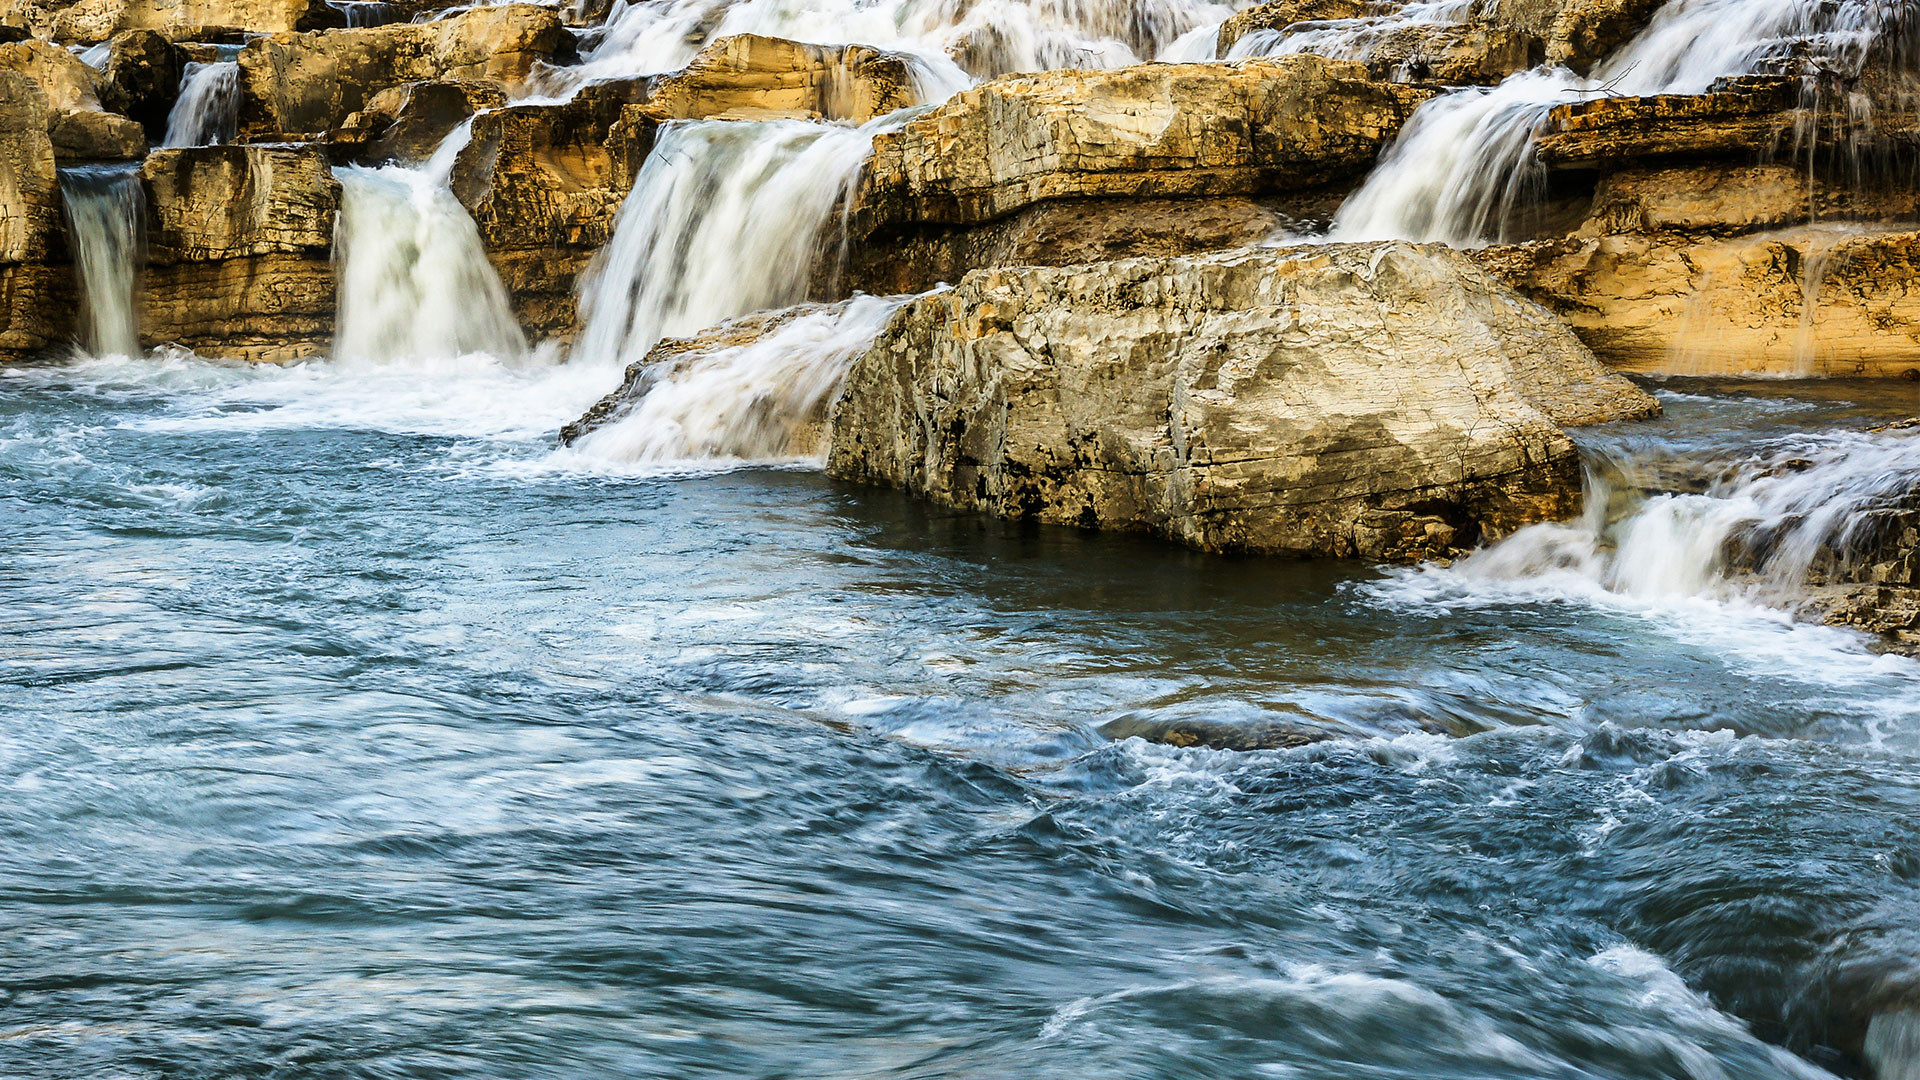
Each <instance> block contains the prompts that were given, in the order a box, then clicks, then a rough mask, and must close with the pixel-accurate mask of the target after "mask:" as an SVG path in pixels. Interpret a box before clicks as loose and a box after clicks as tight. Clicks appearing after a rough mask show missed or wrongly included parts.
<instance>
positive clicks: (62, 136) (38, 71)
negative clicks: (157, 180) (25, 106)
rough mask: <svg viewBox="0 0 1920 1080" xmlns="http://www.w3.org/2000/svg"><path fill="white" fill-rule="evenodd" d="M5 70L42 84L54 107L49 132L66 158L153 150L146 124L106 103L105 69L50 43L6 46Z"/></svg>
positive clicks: (118, 156) (2, 51)
mask: <svg viewBox="0 0 1920 1080" xmlns="http://www.w3.org/2000/svg"><path fill="white" fill-rule="evenodd" d="M0 70H4V71H16V72H19V73H20V74H22V75H25V76H26V77H28V78H30V79H32V80H33V81H34V82H36V83H38V84H39V86H40V89H41V91H42V92H43V93H44V94H45V95H46V98H47V103H48V106H49V109H48V112H47V113H46V117H47V131H48V133H49V134H50V135H51V136H52V137H53V146H54V151H55V152H56V153H57V154H58V155H59V156H60V157H61V158H63V159H87V160H116V161H117V160H127V159H131V158H137V157H140V156H141V155H142V154H145V153H146V152H147V133H146V130H145V129H144V128H142V127H141V126H140V125H139V124H137V123H135V122H134V121H132V120H130V119H128V118H127V117H124V116H118V115H115V114H113V113H110V112H106V111H105V110H104V109H102V108H101V104H100V88H101V80H100V75H99V73H97V72H95V71H94V70H93V69H92V68H90V67H88V66H87V65H86V64H85V63H84V62H82V61H81V60H80V58H79V57H77V56H75V55H74V54H73V53H72V52H70V51H68V50H66V49H63V48H61V47H60V46H58V45H55V44H52V43H51V42H47V41H40V40H32V41H22V42H18V43H16V44H12V45H0Z"/></svg>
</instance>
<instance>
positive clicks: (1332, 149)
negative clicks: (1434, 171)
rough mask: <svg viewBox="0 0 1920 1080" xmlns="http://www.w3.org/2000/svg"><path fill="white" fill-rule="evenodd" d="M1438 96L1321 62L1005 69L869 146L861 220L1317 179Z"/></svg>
mask: <svg viewBox="0 0 1920 1080" xmlns="http://www.w3.org/2000/svg"><path fill="white" fill-rule="evenodd" d="M1431 94H1432V91H1430V90H1423V89H1417V88H1412V87H1404V86H1392V85H1387V84H1382V83H1379V82H1375V81H1374V80H1372V79H1370V78H1368V77H1367V74H1366V70H1365V69H1364V68H1362V67H1360V66H1359V65H1357V64H1351V63H1345V62H1340V61H1330V60H1324V59H1321V58H1320V57H1315V56H1288V57H1282V58H1279V59H1271V60H1266V59H1263V60H1248V61H1243V62H1240V63H1237V64H1145V65H1141V66H1139V67H1132V68H1122V69H1119V70H1115V71H1051V72H1044V73H1042V74H1039V75H1028V76H1010V77H1007V78H1002V79H996V80H994V81H993V82H989V83H986V84H984V85H981V86H976V87H974V88H972V89H971V90H967V91H965V92H963V93H961V94H959V95H957V96H956V97H954V98H953V99H952V100H950V101H948V102H947V103H946V104H945V105H943V106H941V107H940V108H938V109H935V110H933V111H932V112H929V113H927V114H926V115H924V116H920V117H918V118H916V119H914V120H912V121H910V122H909V123H907V124H906V125H905V126H904V127H902V128H901V129H900V130H898V131H895V132H890V133H882V134H881V135H879V136H878V137H877V138H876V139H875V140H874V153H873V161H872V163H871V165H870V166H869V168H868V169H867V170H866V172H865V173H864V174H863V175H862V178H861V182H860V188H859V191H858V193H857V195H856V197H855V203H854V212H853V222H854V224H853V228H854V232H855V234H856V235H859V236H869V235H871V234H874V233H876V232H880V231H882V230H886V229H898V228H902V227H911V226H916V225H927V224H939V225H964V224H976V223H980V222H984V221H991V220H994V219H996V218H1000V217H1004V216H1006V215H1008V214H1011V213H1013V212H1014V211H1017V210H1019V209H1021V208H1023V207H1026V206H1030V205H1033V204H1035V203H1039V202H1043V201H1046V200H1049V199H1071V198H1129V199H1134V198H1153V197H1162V198H1164V197H1169V196H1218V195H1255V194H1261V193H1265V192H1273V191H1284V190H1297V189H1302V188H1308V187H1313V186H1316V185H1320V184H1325V183H1328V182H1330V181H1333V180H1338V179H1342V178H1350V177H1353V176H1355V175H1357V174H1359V173H1362V172H1364V171H1365V170H1366V169H1367V168H1368V167H1370V166H1371V165H1372V163H1373V161H1374V158H1375V157H1376V156H1377V155H1378V153H1379V152H1380V150H1381V148H1382V147H1384V146H1385V145H1386V144H1387V143H1388V142H1390V141H1391V140H1392V139H1393V138H1394V136H1395V135H1396V134H1398V132H1399V130H1400V126H1401V124H1402V123H1403V122H1404V121H1405V120H1406V118H1407V116H1408V115H1409V114H1410V113H1411V112H1412V111H1413V109H1414V108H1415V107H1417V106H1418V105H1419V104H1420V103H1421V102H1422V101H1425V100H1426V99H1427V98H1428V97H1430V96H1431Z"/></svg>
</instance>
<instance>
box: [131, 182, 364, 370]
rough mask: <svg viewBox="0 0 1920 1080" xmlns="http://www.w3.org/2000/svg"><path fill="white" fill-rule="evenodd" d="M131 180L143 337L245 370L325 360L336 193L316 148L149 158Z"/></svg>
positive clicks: (330, 329) (329, 330) (329, 328)
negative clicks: (137, 199)
mask: <svg viewBox="0 0 1920 1080" xmlns="http://www.w3.org/2000/svg"><path fill="white" fill-rule="evenodd" d="M140 176H141V180H142V182H143V183H144V184H145V187H146V196H147V207H148V218H149V221H148V251H149V263H148V267H147V275H146V289H145V297H144V300H145V303H144V305H143V310H142V313H141V325H142V330H143V336H145V337H146V338H148V339H149V341H150V342H152V343H155V344H158V343H162V342H176V343H179V344H182V345H185V346H187V347H189V348H191V349H193V350H194V351H196V352H198V353H200V354H201V355H204V356H226V357H239V358H244V359H249V360H291V359H297V358H300V357H304V356H311V355H315V354H317V353H319V352H322V351H324V349H325V347H326V344H327V342H328V341H329V340H330V339H331V337H332V333H333V316H334V292H335V286H334V273H333V264H332V260H331V247H332V244H333V226H334V218H335V216H336V215H337V214H338V212H339V206H340V184H339V182H338V181H336V180H335V179H334V178H333V174H332V171H331V170H330V168H329V167H328V162H327V157H326V154H325V152H324V151H323V150H321V149H320V148H318V147H266V146H196V147H186V148H177V149H165V150H156V151H154V152H153V154H152V155H151V156H149V157H148V158H147V160H146V162H145V163H144V164H143V165H142V166H141V169H140Z"/></svg>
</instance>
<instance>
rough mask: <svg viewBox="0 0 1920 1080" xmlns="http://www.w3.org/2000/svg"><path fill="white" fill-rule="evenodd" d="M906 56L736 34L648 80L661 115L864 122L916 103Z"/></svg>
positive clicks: (652, 103) (654, 109) (649, 99)
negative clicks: (680, 66)
mask: <svg viewBox="0 0 1920 1080" xmlns="http://www.w3.org/2000/svg"><path fill="white" fill-rule="evenodd" d="M916 100H917V94H916V91H915V88H914V82H913V75H912V72H911V70H910V69H909V68H908V66H907V62H906V60H905V58H904V57H901V56H900V55H898V54H895V53H887V52H882V51H880V50H878V49H872V48H868V47H866V46H864V45H806V44H802V43H800V42H797V41H787V40H785V39H782V38H772V37H762V36H760V35H758V34H740V35H737V36H734V37H727V38H721V39H720V40H719V41H716V42H714V43H713V44H712V45H709V46H707V47H706V48H705V49H702V50H701V51H700V54H699V55H698V56H696V57H694V58H693V60H692V62H690V63H689V64H688V65H687V66H686V68H685V69H683V70H681V71H678V72H675V73H673V74H671V75H663V76H660V77H658V78H656V79H653V80H650V84H649V86H648V88H647V92H646V104H647V106H648V109H649V111H650V112H651V113H652V114H653V115H654V116H656V117H658V118H659V119H662V120H702V119H708V118H713V117H719V118H728V119H732V118H743V119H756V118H764V117H768V116H793V117H815V116H818V117H825V118H827V119H830V120H847V121H851V122H853V123H865V122H866V121H868V120H871V119H873V118H874V117H876V116H884V115H886V114H887V113H890V112H893V111H894V110H895V109H904V108H906V107H908V106H910V105H913V104H915V103H916Z"/></svg>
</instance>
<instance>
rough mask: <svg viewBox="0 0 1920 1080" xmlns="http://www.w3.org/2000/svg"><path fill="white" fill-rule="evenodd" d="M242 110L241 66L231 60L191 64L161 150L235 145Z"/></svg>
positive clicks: (182, 81) (184, 73) (171, 114)
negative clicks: (238, 118) (234, 137)
mask: <svg viewBox="0 0 1920 1080" xmlns="http://www.w3.org/2000/svg"><path fill="white" fill-rule="evenodd" d="M239 109H240V65H239V64H238V63H236V62H234V61H232V60H221V61H217V62H214V63H205V64H203V63H200V62H199V61H190V62H188V64H187V67H186V70H185V72H183V73H182V74H181V76H180V97H179V98H178V100H176V101H175V102H174V103H173V110H172V111H171V112H169V113H168V114H167V135H166V138H164V139H163V140H161V142H160V145H162V146H212V145H214V144H215V143H225V142H232V141H233V131H234V126H235V121H236V119H237V117H238V114H239Z"/></svg>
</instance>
